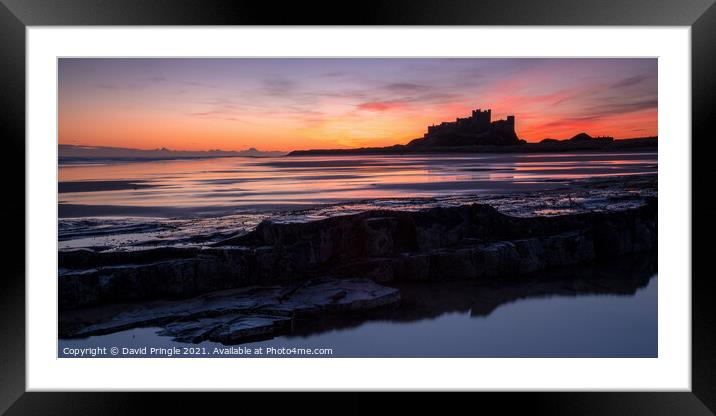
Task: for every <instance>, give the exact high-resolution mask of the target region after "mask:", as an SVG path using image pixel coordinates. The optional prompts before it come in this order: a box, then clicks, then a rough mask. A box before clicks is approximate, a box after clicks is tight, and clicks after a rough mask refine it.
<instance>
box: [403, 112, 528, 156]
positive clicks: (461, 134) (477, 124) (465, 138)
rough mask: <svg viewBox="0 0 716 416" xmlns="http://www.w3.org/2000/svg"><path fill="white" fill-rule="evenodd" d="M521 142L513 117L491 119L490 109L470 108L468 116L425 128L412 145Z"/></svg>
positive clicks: (504, 143) (510, 143) (506, 143)
mask: <svg viewBox="0 0 716 416" xmlns="http://www.w3.org/2000/svg"><path fill="white" fill-rule="evenodd" d="M522 142H523V141H522V140H520V139H519V137H517V134H516V133H515V116H507V118H506V119H505V120H495V121H492V110H490V109H487V110H485V111H482V110H480V109H477V110H473V111H472V115H471V116H470V117H465V118H457V119H456V120H455V121H446V122H443V123H440V124H436V125H432V126H429V127H428V132H427V133H425V135H424V136H423V138H422V139H416V140H413V141H412V142H410V145H413V146H421V147H422V146H474V145H512V144H520V143H522Z"/></svg>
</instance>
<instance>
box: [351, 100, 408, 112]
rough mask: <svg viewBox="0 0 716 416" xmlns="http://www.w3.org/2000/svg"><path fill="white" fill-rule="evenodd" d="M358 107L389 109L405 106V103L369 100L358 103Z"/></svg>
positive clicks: (372, 109)
mask: <svg viewBox="0 0 716 416" xmlns="http://www.w3.org/2000/svg"><path fill="white" fill-rule="evenodd" d="M357 107H358V109H359V110H366V111H388V110H396V109H400V108H403V107H405V104H404V103H401V102H398V101H369V102H365V103H361V104H358V106H357Z"/></svg>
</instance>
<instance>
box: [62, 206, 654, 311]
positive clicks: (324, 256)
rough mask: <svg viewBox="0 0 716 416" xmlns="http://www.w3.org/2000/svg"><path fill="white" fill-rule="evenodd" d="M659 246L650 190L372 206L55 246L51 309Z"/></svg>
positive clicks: (485, 269) (504, 272) (473, 270)
mask: <svg viewBox="0 0 716 416" xmlns="http://www.w3.org/2000/svg"><path fill="white" fill-rule="evenodd" d="M656 248H657V203H656V199H655V198H653V199H650V200H649V202H648V203H647V204H646V205H644V206H641V207H638V208H633V209H626V210H621V211H611V212H590V213H581V214H570V215H562V216H552V217H529V218H524V217H512V216H508V215H504V214H501V213H499V212H498V211H497V210H496V209H494V208H493V207H491V206H488V205H480V204H472V205H462V206H455V207H449V208H431V209H426V210H419V211H398V210H393V211H388V210H375V211H367V212H362V213H359V214H352V215H343V216H335V217H331V218H326V219H322V220H318V221H311V222H302V223H274V222H270V221H264V222H262V223H260V224H259V225H258V227H257V228H256V229H255V230H254V231H251V232H249V233H245V234H241V235H238V236H236V237H232V238H229V239H226V240H223V241H221V242H220V243H216V244H214V245H212V246H207V247H204V248H177V247H165V248H154V249H149V250H135V251H126V252H116V251H114V252H113V251H109V252H93V251H91V250H68V251H61V252H60V255H59V266H60V273H59V293H60V300H59V304H60V308H61V309H72V308H77V307H84V306H89V305H97V304H106V303H113V302H114V303H116V302H126V301H137V300H155V299H177V298H188V297H192V296H196V295H198V294H201V293H206V292H210V291H215V290H222V289H230V288H238V287H243V286H250V285H256V284H260V285H267V284H274V283H281V284H284V283H287V282H301V281H305V280H307V279H312V278H316V277H322V276H331V277H334V278H354V277H359V278H369V279H372V280H375V281H377V282H389V281H393V280H429V279H434V280H446V279H479V278H485V277H500V276H502V277H507V276H512V275H515V274H524V273H529V272H534V271H538V270H542V269H545V268H550V267H558V266H564V265H571V264H579V263H584V262H590V261H594V260H599V259H604V258H611V257H615V256H620V255H623V254H629V253H636V252H646V251H654V250H656Z"/></svg>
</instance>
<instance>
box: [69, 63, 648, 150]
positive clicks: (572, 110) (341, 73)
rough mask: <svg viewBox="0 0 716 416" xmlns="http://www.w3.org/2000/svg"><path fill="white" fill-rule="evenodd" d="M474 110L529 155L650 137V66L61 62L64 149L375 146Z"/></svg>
mask: <svg viewBox="0 0 716 416" xmlns="http://www.w3.org/2000/svg"><path fill="white" fill-rule="evenodd" d="M475 108H482V109H487V108H491V109H492V114H493V119H496V118H504V116H506V115H510V114H514V115H515V118H516V130H517V134H518V135H519V136H520V138H522V139H525V140H527V141H539V140H541V139H543V138H546V137H551V138H560V139H561V138H568V137H571V136H573V135H574V134H576V133H579V132H581V131H585V132H587V133H589V134H591V135H593V136H594V135H610V136H614V137H616V138H628V137H640V136H653V135H657V60H656V59H485V58H464V59H463V58H461V59H432V58H430V59H425V58H419V59H394V58H387V59H364V58H347V59H323V58H320V59H258V58H256V59H254V58H237V59H126V58H121V59H94V58H92V59H85V58H81V59H80V58H71V59H68V58H63V59H60V60H59V142H60V143H61V144H76V145H92V146H115V147H133V148H140V149H154V148H160V147H167V148H170V149H175V150H208V149H222V150H243V149H246V148H248V147H255V148H257V149H260V150H284V151H287V150H294V149H312V148H346V147H362V146H385V145H392V144H397V143H400V144H404V143H407V142H408V141H410V140H412V139H414V138H417V137H421V136H422V135H423V133H424V132H425V131H426V128H427V126H428V125H430V124H435V123H439V122H441V121H451V120H454V119H455V118H456V117H466V116H468V115H469V114H470V111H471V110H472V109H475Z"/></svg>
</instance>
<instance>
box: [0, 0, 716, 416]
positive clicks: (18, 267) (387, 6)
mask: <svg viewBox="0 0 716 416" xmlns="http://www.w3.org/2000/svg"><path fill="white" fill-rule="evenodd" d="M713 3H714V0H698V1H690V2H683V1H676V0H582V1H571V0H540V1H535V0H482V1H477V0H472V1H471V0H459V1H455V0H453V1H442V2H439V1H426V0H420V1H417V0H400V1H395V0H393V1H384V2H369V1H362V2H350V3H347V2H332V3H320V2H314V3H307V2H283V3H279V4H280V5H279V4H277V3H273V2H249V1H228V0H227V1H220V0H203V1H192V0H123V1H121V0H116V1H111V2H110V1H103V0H64V1H51V0H0V44H1V45H2V46H1V47H0V51H1V53H0V56H2V58H1V60H0V131H2V135H0V137H1V138H2V140H3V149H4V150H5V154H4V157H5V160H4V161H3V162H2V163H0V165H1V166H2V167H1V168H0V169H2V174H3V176H2V178H5V182H6V189H8V191H7V194H6V195H8V197H9V198H8V199H7V201H6V203H5V204H0V210H1V212H2V218H4V219H6V222H5V226H4V227H3V230H4V231H5V233H4V234H5V241H6V244H5V245H4V246H5V248H4V250H3V255H2V257H3V264H4V266H5V267H4V268H3V270H4V272H5V273H3V275H2V277H0V334H1V335H0V383H1V385H0V413H3V412H7V414H8V415H25V414H28V415H29V414H32V415H37V414H55V415H57V414H128V413H136V412H138V411H140V410H141V409H144V410H146V409H148V408H149V406H148V402H149V401H152V400H156V401H161V403H162V407H161V409H162V412H163V413H186V412H196V411H199V409H200V410H201V411H206V410H207V409H208V407H207V406H212V407H213V406H215V405H217V404H219V403H222V402H224V403H229V404H230V405H231V406H234V408H238V407H237V406H238V405H239V404H241V407H242V408H245V407H246V406H247V405H251V404H259V405H261V404H262V403H263V404H264V405H269V403H266V402H267V400H269V401H270V408H271V409H272V410H276V409H278V408H280V407H285V408H286V409H292V410H296V409H298V408H301V407H303V406H308V407H309V408H310V409H312V410H314V411H320V410H322V408H323V406H322V405H320V403H327V402H326V401H325V400H324V401H321V400H317V399H315V398H314V397H313V396H312V395H304V396H300V397H295V396H294V397H292V398H290V399H287V400H273V399H267V398H266V397H265V396H263V397H258V398H251V399H249V398H247V397H245V396H242V397H241V398H240V399H237V398H236V397H235V396H234V397H227V395H223V396H220V397H219V398H216V397H211V398H209V397H205V396H203V395H201V396H197V395H187V394H176V393H174V394H171V397H167V396H166V395H163V396H161V397H149V396H148V395H146V394H142V393H27V392H25V318H24V317H25V290H24V289H25V250H26V249H28V250H31V249H32V247H25V221H21V220H20V219H21V218H22V219H25V208H26V206H25V182H24V177H25V112H24V111H25V41H26V38H25V33H26V32H25V29H26V27H27V26H75V25H279V24H280V25H568V26H577V25H610V26H611V25H615V26H623V25H627V26H631V25H641V26H643V25H650V26H651V25H653V26H689V27H690V28H691V48H692V51H691V59H692V62H691V64H692V141H691V148H692V163H693V164H692V201H691V204H692V224H695V222H696V220H698V227H695V226H694V227H692V228H693V231H692V239H693V240H692V241H693V242H692V247H693V250H692V253H693V254H692V259H693V261H692V269H693V272H692V276H691V279H692V281H691V282H692V283H691V284H692V332H691V333H692V370H691V374H692V388H691V391H690V392H629V393H623V392H600V393H479V394H478V397H471V398H469V399H468V400H467V401H468V402H470V403H472V404H473V406H474V407H473V408H474V409H488V408H490V407H492V406H495V405H497V406H499V407H497V409H500V412H507V413H509V412H510V411H514V410H524V409H529V410H530V411H532V412H536V413H547V414H634V415H636V414H644V415H658V414H664V415H666V414H669V415H674V414H679V415H687V414H688V415H709V414H714V413H713V412H714V410H716V313H715V312H714V307H713V304H714V302H713V301H712V300H711V298H712V296H713V294H714V293H715V290H714V289H715V287H716V284H715V283H714V279H713V278H712V277H711V276H710V274H711V273H707V272H706V270H708V269H706V268H705V258H706V255H707V254H709V253H708V251H710V247H709V246H710V244H707V242H708V241H709V240H706V237H709V236H712V235H713V232H714V221H713V217H714V214H716V208H713V205H712V206H711V207H709V205H708V204H707V202H708V201H707V200H706V198H707V196H706V194H705V193H702V194H701V195H699V194H697V193H696V192H695V190H696V188H699V187H700V188H705V187H707V186H709V181H711V180H712V179H713V178H714V175H713V173H714V168H713V166H714V164H713V163H711V164H708V163H706V158H707V157H709V149H707V148H706V145H707V144H711V143H712V142H713V141H714V138H713V131H712V130H713V129H712V128H711V127H712V123H713V122H714V120H716V100H715V96H716V70H715V69H714V68H716V5H714V4H713ZM709 134H711V136H709ZM699 203H701V204H699ZM700 207H703V208H702V209H701V210H699V209H698V208H700ZM697 241H703V242H704V244H703V245H699V244H696V242H697ZM696 254H699V255H698V256H697V255H696ZM661 255H667V256H668V253H661ZM700 267H701V271H699V268H700ZM683 278H688V276H683ZM231 396H233V395H231ZM331 400H332V401H335V402H336V403H339V404H340V406H341V407H340V408H336V407H335V405H333V406H328V407H327V409H328V410H333V411H335V412H336V413H337V412H340V413H346V412H347V413H358V412H362V411H370V410H371V409H375V408H381V410H387V411H398V410H401V411H405V409H406V406H408V401H406V400H400V401H398V402H397V403H395V404H381V405H378V404H376V402H375V400H381V401H382V396H379V397H376V396H374V395H367V396H358V395H356V394H354V393H341V394H340V395H334V396H332V397H331ZM443 400H444V399H443ZM443 400H433V398H432V396H428V395H421V396H418V397H413V398H411V399H409V404H410V405H411V406H418V407H421V408H422V410H429V409H430V408H431V406H436V408H437V409H441V408H443V407H442V406H444V404H445V401H443ZM447 400H448V401H451V400H454V399H447ZM440 402H442V404H440ZM378 406H380V407H378ZM229 409H231V407H229Z"/></svg>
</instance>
